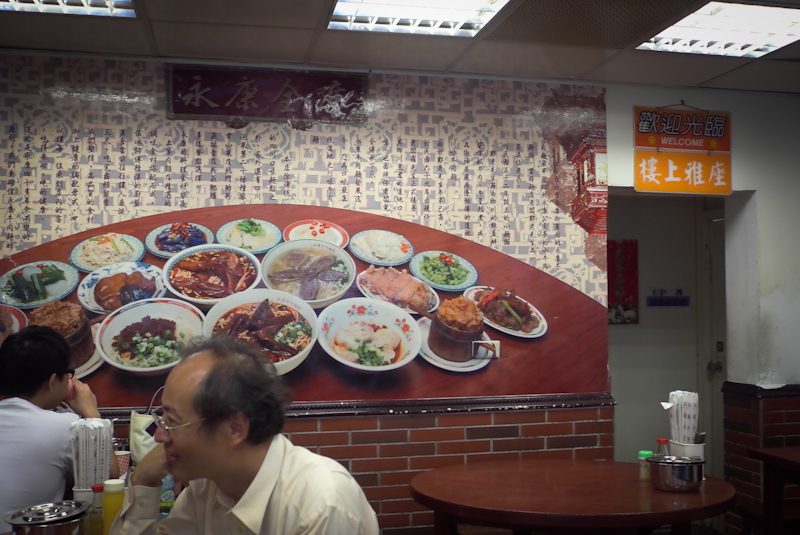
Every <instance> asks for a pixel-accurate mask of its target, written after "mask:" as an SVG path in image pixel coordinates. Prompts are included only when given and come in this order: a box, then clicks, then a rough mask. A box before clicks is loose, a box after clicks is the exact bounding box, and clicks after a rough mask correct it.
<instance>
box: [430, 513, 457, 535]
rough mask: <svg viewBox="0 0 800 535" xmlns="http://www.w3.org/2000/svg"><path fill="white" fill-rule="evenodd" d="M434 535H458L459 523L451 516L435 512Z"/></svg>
mask: <svg viewBox="0 0 800 535" xmlns="http://www.w3.org/2000/svg"><path fill="white" fill-rule="evenodd" d="M433 533H434V535H458V522H456V519H455V518H453V517H452V516H450V515H446V514H444V513H440V512H438V511H434V512H433Z"/></svg>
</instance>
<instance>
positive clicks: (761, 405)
mask: <svg viewBox="0 0 800 535" xmlns="http://www.w3.org/2000/svg"><path fill="white" fill-rule="evenodd" d="M722 392H723V403H724V429H725V478H726V479H727V480H728V481H730V482H731V483H732V484H733V485H734V486H735V487H736V490H737V493H738V499H737V501H738V506H737V507H739V508H747V509H752V508H760V505H761V462H760V461H756V460H754V459H751V458H750V457H749V456H748V450H749V449H750V448H758V447H781V446H800V385H791V386H786V387H783V388H779V389H774V390H764V389H762V388H759V387H757V386H755V385H744V384H740V383H725V385H724V387H723V389H722ZM786 496H787V497H789V498H800V487H798V486H796V485H793V486H789V487H787V488H786ZM741 527H742V521H741V515H740V514H739V513H738V512H737V511H736V510H734V511H733V512H730V513H728V514H727V515H726V518H725V533H731V534H738V533H741V531H742V530H741Z"/></svg>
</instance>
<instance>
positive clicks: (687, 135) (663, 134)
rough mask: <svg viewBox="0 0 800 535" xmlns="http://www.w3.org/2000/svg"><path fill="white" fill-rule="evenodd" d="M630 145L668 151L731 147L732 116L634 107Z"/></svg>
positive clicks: (720, 149)
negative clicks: (631, 142)
mask: <svg viewBox="0 0 800 535" xmlns="http://www.w3.org/2000/svg"><path fill="white" fill-rule="evenodd" d="M633 132H634V136H633V145H634V147H637V148H653V149H668V150H669V149H671V150H676V149H677V150H702V151H730V150H731V116H730V113H727V112H721V111H705V110H698V109H694V108H692V109H688V110H687V109H683V108H680V109H678V108H654V107H644V106H635V107H634V114H633Z"/></svg>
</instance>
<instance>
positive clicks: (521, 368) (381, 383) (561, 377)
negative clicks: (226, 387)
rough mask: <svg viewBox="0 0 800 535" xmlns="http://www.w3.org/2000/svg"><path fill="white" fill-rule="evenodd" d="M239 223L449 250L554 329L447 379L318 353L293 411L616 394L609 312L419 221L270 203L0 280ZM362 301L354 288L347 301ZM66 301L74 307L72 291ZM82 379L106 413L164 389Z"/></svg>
mask: <svg viewBox="0 0 800 535" xmlns="http://www.w3.org/2000/svg"><path fill="white" fill-rule="evenodd" d="M242 217H253V218H259V219H263V220H266V221H269V222H272V223H274V224H275V225H276V226H278V227H279V228H281V229H282V228H284V227H285V226H287V225H289V224H290V223H292V222H294V221H297V220H301V219H313V218H317V219H324V220H327V221H331V222H334V223H337V224H339V225H341V226H342V227H344V228H345V229H346V230H347V231H348V233H349V234H350V235H351V236H353V235H354V234H356V233H357V232H359V231H362V230H369V229H385V230H391V231H393V232H397V233H399V234H402V235H404V236H405V237H406V238H408V240H409V241H410V242H411V243H412V245H413V247H414V249H415V251H426V250H444V251H451V252H454V253H456V254H458V255H460V256H462V257H463V258H465V259H467V260H468V261H469V262H470V263H472V264H473V265H474V266H475V268H476V270H477V271H478V275H479V279H478V284H485V285H491V286H501V287H505V288H513V289H515V290H516V291H517V293H518V294H519V295H520V296H521V297H522V298H524V299H526V300H527V301H529V302H530V303H532V304H533V305H534V306H535V307H536V308H537V309H538V310H539V311H540V312H541V313H542V314H543V315H544V317H545V318H546V320H547V323H548V330H547V332H546V334H545V335H544V336H542V337H540V338H535V339H523V338H517V337H514V336H509V335H506V334H504V333H501V332H499V331H497V330H495V329H492V328H490V327H487V328H486V332H487V333H488V334H489V336H490V337H491V338H492V339H495V340H500V342H501V357H500V358H499V359H493V360H492V361H491V363H490V364H489V365H488V366H486V367H484V368H482V369H480V370H477V371H474V372H470V373H456V372H451V371H447V370H444V369H441V368H438V367H435V366H433V365H431V364H430V363H428V362H427V361H426V360H424V359H423V358H421V357H417V358H416V359H415V360H414V361H413V362H411V363H410V364H409V365H407V366H404V367H402V368H399V369H397V370H393V371H392V372H388V373H381V374H363V373H357V372H354V371H350V370H349V369H347V368H345V367H344V366H342V365H341V364H339V363H337V362H335V361H334V360H333V359H332V358H330V357H329V356H328V355H327V354H325V353H324V352H323V351H322V350H321V349H320V348H319V347H315V348H314V349H313V351H312V353H311V354H310V355H309V357H308V358H307V359H306V361H305V362H303V364H302V365H300V366H299V367H298V368H296V369H295V370H293V371H291V372H289V373H288V374H286V375H285V376H284V378H285V380H286V383H287V384H288V385H289V386H290V387H291V389H292V396H293V401H294V402H296V403H301V404H302V403H315V402H320V403H338V402H347V401H364V400H367V401H374V402H376V403H383V402H388V401H398V400H403V401H414V402H424V400H426V399H442V398H461V399H474V398H486V397H506V396H530V395H539V394H561V393H577V394H584V393H585V394H591V393H603V392H608V391H609V390H610V385H609V378H608V370H607V361H608V349H607V311H606V308H605V307H604V306H602V305H601V304H599V303H597V302H596V301H594V300H593V299H591V298H590V297H588V296H586V295H585V294H583V293H582V292H580V291H579V290H577V289H575V288H572V287H571V286H569V285H568V284H565V283H563V282H561V281H559V280H558V279H556V278H554V277H552V276H550V275H548V274H546V273H544V272H542V271H540V270H538V269H536V268H535V267H533V266H530V265H528V264H525V263H523V262H520V261H518V260H516V259H514V258H512V257H510V256H508V255H505V254H502V253H500V252H498V251H495V250H493V249H490V248H488V247H485V246H483V245H479V244H476V243H474V242H471V241H468V240H465V239H462V238H459V237H456V236H453V235H450V234H447V233H445V232H441V231H438V230H434V229H431V228H428V227H424V226H421V225H418V224H415V223H408V222H404V221H400V220H397V219H392V218H387V217H383V216H378V215H373V214H369V213H364V212H355V211H349V210H340V209H335V208H323V207H318V206H299V205H272V204H265V205H244V206H220V207H214V208H199V209H193V210H185V211H175V212H169V213H164V214H159V215H154V216H148V217H142V218H139V219H135V220H131V221H127V222H121V223H115V224H111V225H107V226H105V227H101V228H97V229H93V230H91V231H86V232H81V233H78V234H74V235H72V236H68V237H65V238H61V239H58V240H54V241H52V242H49V243H46V244H44V245H40V246H37V247H32V248H30V249H28V250H26V251H23V252H20V253H18V254H16V255H13V256H12V257H10V258H4V259H2V260H0V273H5V272H7V271H9V270H10V269H12V268H13V267H14V266H16V265H22V264H25V263H28V262H34V261H40V260H56V261H61V262H68V261H69V254H70V251H71V250H72V248H73V247H74V246H75V245H76V244H78V243H79V242H81V241H82V240H84V239H85V238H87V237H90V236H93V235H97V234H101V233H104V232H119V233H125V234H129V235H133V236H136V237H138V238H139V239H141V240H142V241H144V239H145V237H146V236H147V234H148V233H149V232H150V231H151V230H153V229H154V228H156V227H158V226H160V225H163V224H167V223H173V222H181V221H191V222H196V223H200V224H203V225H205V226H207V227H209V228H210V229H211V230H214V231H216V230H217V229H218V228H219V227H220V226H222V225H223V224H225V223H226V222H228V221H231V220H234V219H239V218H242ZM261 257H262V255H259V258H261ZM143 261H145V262H148V263H151V264H153V265H156V266H159V267H162V266H163V265H164V260H163V259H160V258H157V257H155V256H153V255H152V254H150V253H147V254H146V255H145V257H144V258H143ZM355 261H356V265H357V269H358V271H359V272H360V271H361V270H364V269H366V268H367V264H365V263H364V262H362V261H360V260H358V259H357V258H356V259H355ZM406 267H407V265H404V266H400V268H406ZM360 295H361V294H360V292H359V291H358V289H357V288H356V287H355V285H354V286H353V287H352V288H351V289H350V290H349V291H348V293H347V294H346V295H345V297H356V296H360ZM439 295H440V297H442V298H448V297H455V296H456V295H458V294H457V293H451V292H439ZM66 299H68V300H70V301H75V302H77V298H76V295H75V292H73V293H72V294H70V295H69V296H68V297H67V298H66ZM317 312H318V313H319V311H317ZM86 381H87V382H88V383H89V384H90V386H91V387H92V389H93V390H94V392H95V394H96V395H97V398H98V401H99V404H100V405H101V406H103V407H110V408H113V407H142V406H146V405H147V403H148V402H149V400H150V397H151V395H152V393H153V392H154V391H155V390H156V389H157V388H158V387H159V386H160V385H161V384H163V381H164V376H156V377H142V376H136V375H130V374H126V373H125V372H122V371H119V370H116V369H112V368H111V367H110V366H103V367H101V368H100V369H98V370H97V371H96V372H94V373H93V374H92V375H90V376H88V377H87V378H86Z"/></svg>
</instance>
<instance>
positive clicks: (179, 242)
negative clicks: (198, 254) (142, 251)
mask: <svg viewBox="0 0 800 535" xmlns="http://www.w3.org/2000/svg"><path fill="white" fill-rule="evenodd" d="M213 242H214V233H213V232H211V230H210V229H209V228H208V227H204V226H203V225H199V224H197V223H185V222H184V223H168V224H166V225H161V226H160V227H156V228H154V229H153V230H151V231H150V233H149V234H148V235H147V237H146V238H145V240H144V244H145V246H146V247H147V250H148V251H150V252H151V253H153V254H154V255H156V256H157V257H159V258H170V257H171V256H172V255H174V254H175V253H178V252H180V251H183V250H184V249H187V248H189V247H194V246H195V245H203V244H206V243H213Z"/></svg>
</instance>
